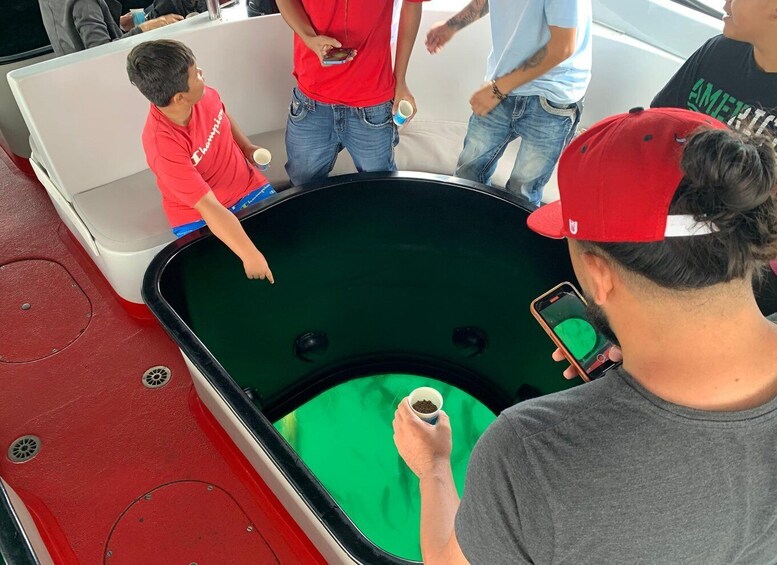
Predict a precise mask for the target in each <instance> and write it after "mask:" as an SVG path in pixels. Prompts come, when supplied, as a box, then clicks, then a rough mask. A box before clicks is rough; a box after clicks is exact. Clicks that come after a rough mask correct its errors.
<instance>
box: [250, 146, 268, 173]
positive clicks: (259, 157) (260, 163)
mask: <svg viewBox="0 0 777 565" xmlns="http://www.w3.org/2000/svg"><path fill="white" fill-rule="evenodd" d="M270 161H272V154H271V153H270V152H269V151H268V150H267V149H265V148H264V147H260V148H259V149H257V150H256V151H254V163H256V166H257V167H258V168H259V170H260V171H266V170H267V168H268V167H269V166H270Z"/></svg>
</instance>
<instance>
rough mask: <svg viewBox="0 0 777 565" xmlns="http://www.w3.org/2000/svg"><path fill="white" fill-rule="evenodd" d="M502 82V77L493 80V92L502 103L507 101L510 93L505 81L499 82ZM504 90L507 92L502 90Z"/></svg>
mask: <svg viewBox="0 0 777 565" xmlns="http://www.w3.org/2000/svg"><path fill="white" fill-rule="evenodd" d="M500 80H501V77H499V78H495V79H492V80H491V91H492V92H493V93H494V96H496V97H497V98H498V99H499V101H500V102H501V101H502V100H505V99H506V98H507V93H508V92H509V90H507V88H506V87H505V85H504V83H503V82H504V81H503V82H502V83H500V82H499V81H500ZM503 88H504V89H505V90H502V89H503Z"/></svg>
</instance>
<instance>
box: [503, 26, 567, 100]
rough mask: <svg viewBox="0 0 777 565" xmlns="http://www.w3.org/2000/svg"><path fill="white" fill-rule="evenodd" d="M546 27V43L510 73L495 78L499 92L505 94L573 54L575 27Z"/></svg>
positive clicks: (537, 76)
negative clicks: (548, 32) (547, 30)
mask: <svg viewBox="0 0 777 565" xmlns="http://www.w3.org/2000/svg"><path fill="white" fill-rule="evenodd" d="M548 29H550V40H549V41H548V43H546V44H545V45H544V46H543V47H541V48H540V49H539V51H537V52H536V53H535V54H534V55H532V56H531V57H529V58H528V59H527V60H526V61H524V62H523V63H522V64H521V65H520V66H519V67H518V68H516V69H514V70H513V71H512V72H511V73H508V74H506V75H504V76H501V77H499V78H497V79H496V85H497V87H498V88H499V90H500V91H501V92H503V93H505V94H507V93H508V92H510V91H511V90H515V89H516V88H518V87H519V86H522V85H524V84H526V83H527V82H531V81H533V80H534V79H536V78H539V77H541V76H542V75H544V74H545V73H547V72H548V71H549V70H551V69H552V68H554V67H556V66H558V65H560V64H561V63H563V62H564V61H566V60H567V59H569V58H570V57H571V56H572V55H573V54H574V52H575V39H576V37H577V30H576V29H575V28H568V27H556V26H548Z"/></svg>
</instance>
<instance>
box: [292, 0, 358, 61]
mask: <svg viewBox="0 0 777 565" xmlns="http://www.w3.org/2000/svg"><path fill="white" fill-rule="evenodd" d="M277 4H278V10H279V11H280V13H281V16H283V19H284V20H286V23H287V24H289V27H290V28H291V29H293V30H294V33H296V34H297V35H298V36H299V37H300V39H302V41H303V42H304V43H305V45H307V47H308V49H310V50H311V51H313V53H315V54H316V55H318V58H319V60H320V61H321V64H322V65H323V64H324V55H326V54H327V53H328V52H329V50H330V49H332V48H333V47H342V46H343V45H342V44H341V43H340V42H339V41H337V39H335V38H334V37H328V36H326V35H318V33H317V32H316V30H315V29H314V28H313V25H312V24H311V23H310V18H309V17H308V14H307V12H305V8H304V7H303V6H302V3H301V2H300V0H278V1H277Z"/></svg>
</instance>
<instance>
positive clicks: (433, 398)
mask: <svg viewBox="0 0 777 565" xmlns="http://www.w3.org/2000/svg"><path fill="white" fill-rule="evenodd" d="M419 400H428V401H429V402H431V403H432V404H434V405H435V406H437V410H435V411H434V412H431V413H430V414H424V413H423V412H419V411H418V410H416V409H415V408H413V404H415V403H416V402H418V401H419ZM407 402H408V403H409V404H410V409H411V410H412V411H413V412H414V413H415V415H416V416H418V417H419V418H421V419H422V420H423V421H424V422H429V423H430V424H435V423H436V422H437V416H438V415H439V413H440V409H441V408H442V394H440V393H439V392H437V391H436V390H435V389H433V388H431V387H428V386H422V387H420V388H417V389H415V390H414V391H413V392H411V393H410V396H408V397H407Z"/></svg>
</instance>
